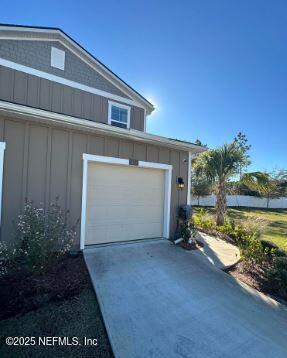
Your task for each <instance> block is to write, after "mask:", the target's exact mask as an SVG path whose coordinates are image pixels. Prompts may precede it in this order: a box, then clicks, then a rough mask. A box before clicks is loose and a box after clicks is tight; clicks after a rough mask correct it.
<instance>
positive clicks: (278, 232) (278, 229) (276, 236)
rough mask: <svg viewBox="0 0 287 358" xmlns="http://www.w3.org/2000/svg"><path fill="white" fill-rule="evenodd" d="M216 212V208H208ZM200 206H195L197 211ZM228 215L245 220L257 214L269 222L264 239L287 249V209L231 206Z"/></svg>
mask: <svg viewBox="0 0 287 358" xmlns="http://www.w3.org/2000/svg"><path fill="white" fill-rule="evenodd" d="M206 209H207V210H208V211H210V212H211V213H214V208H206ZM197 210H198V207H194V211H195V212H196V211H197ZM228 216H229V217H230V218H232V219H234V220H238V221H240V220H244V219H245V218H247V217H248V216H249V217H250V216H253V217H254V216H257V217H260V218H262V219H264V220H266V222H267V227H266V229H265V232H264V234H263V236H262V239H263V240H267V241H269V242H271V243H274V244H275V245H277V246H278V247H280V248H281V249H283V250H285V251H287V210H286V209H282V210H274V209H252V208H238V209H237V208H236V209H235V208H229V209H228Z"/></svg>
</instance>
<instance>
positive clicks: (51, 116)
mask: <svg viewBox="0 0 287 358" xmlns="http://www.w3.org/2000/svg"><path fill="white" fill-rule="evenodd" d="M0 112H2V113H3V114H5V115H13V118H16V117H18V118H23V117H24V118H26V117H27V115H28V116H30V117H31V118H32V119H35V120H42V121H48V122H54V123H58V124H65V125H67V126H71V127H76V128H80V129H86V130H89V131H93V130H94V131H96V132H99V133H103V134H106V135H114V136H119V137H122V138H126V139H130V140H135V141H141V142H144V143H150V144H153V145H162V146H165V147H169V148H173V149H178V150H184V151H190V152H193V153H199V152H203V151H205V150H207V148H203V147H200V146H198V145H195V144H192V143H190V144H189V143H186V142H180V141H176V140H173V139H169V138H166V137H161V136H158V135H154V134H150V133H146V132H142V131H137V130H135V129H124V128H118V127H115V126H110V125H107V124H103V123H99V122H93V121H89V120H86V119H81V118H77V117H72V116H68V115H64V114H59V113H55V112H50V111H45V110H43V109H37V108H32V107H28V106H23V105H21V104H16V103H10V102H5V101H1V100H0Z"/></svg>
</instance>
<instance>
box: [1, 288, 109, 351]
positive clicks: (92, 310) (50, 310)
mask: <svg viewBox="0 0 287 358" xmlns="http://www.w3.org/2000/svg"><path fill="white" fill-rule="evenodd" d="M0 336H1V341H0V357H17V358H22V357H29V358H33V357H37V358H42V357H43V358H49V357H51V358H52V357H53V358H57V357H109V358H110V357H112V356H113V355H112V352H111V350H110V346H109V342H108V338H107V336H106V331H105V327H104V324H103V322H102V318H101V313H100V310H99V307H98V304H97V300H96V297H95V294H94V292H93V291H92V289H91V288H87V289H85V290H83V291H82V292H81V293H80V294H79V295H77V296H75V297H73V298H72V299H69V300H65V301H61V302H60V303H49V304H47V305H45V306H44V307H42V308H39V309H37V310H35V311H31V312H29V313H26V314H25V315H23V316H15V317H13V318H9V319H6V320H3V321H1V322H0ZM20 336H22V337H23V336H24V337H33V336H34V337H51V336H53V337H78V338H79V342H82V339H83V337H87V338H97V340H98V346H97V347H93V346H83V345H81V346H80V345H79V346H24V347H23V346H7V345H6V344H5V340H4V338H3V337H20Z"/></svg>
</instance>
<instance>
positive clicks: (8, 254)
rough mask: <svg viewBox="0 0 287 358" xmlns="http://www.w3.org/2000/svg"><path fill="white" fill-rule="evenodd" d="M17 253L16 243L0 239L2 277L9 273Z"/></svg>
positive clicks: (0, 274) (0, 275) (0, 270)
mask: <svg viewBox="0 0 287 358" xmlns="http://www.w3.org/2000/svg"><path fill="white" fill-rule="evenodd" d="M16 254H17V250H16V248H15V247H14V245H12V244H10V245H8V244H6V243H5V242H4V241H0V277H2V276H5V275H7V273H8V272H9V269H10V268H11V266H12V265H13V262H14V260H15V257H16Z"/></svg>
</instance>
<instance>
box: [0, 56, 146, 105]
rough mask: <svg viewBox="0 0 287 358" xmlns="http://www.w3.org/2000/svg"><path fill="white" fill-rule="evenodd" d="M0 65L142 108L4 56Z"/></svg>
mask: <svg viewBox="0 0 287 358" xmlns="http://www.w3.org/2000/svg"><path fill="white" fill-rule="evenodd" d="M0 66H4V67H8V68H11V69H13V70H17V71H21V72H24V73H28V74H29V75H33V76H36V77H40V78H44V79H46V80H49V81H53V82H57V83H60V84H62V85H66V86H69V87H73V88H77V89H79V90H82V91H85V92H89V93H93V94H96V95H99V96H102V97H105V98H109V99H114V100H115V101H120V102H123V103H126V104H129V105H132V106H136V107H140V108H144V107H143V106H142V105H141V104H140V103H137V102H135V101H133V100H131V99H129V98H125V97H121V96H118V95H115V94H112V93H109V92H106V91H102V90H99V89H97V88H94V87H90V86H87V85H84V84H81V83H78V82H75V81H71V80H68V79H66V78H63V77H59V76H56V75H52V74H50V73H48V72H44V71H40V70H36V69H35V68H32V67H28V66H24V65H21V64H19V63H16V62H12V61H9V60H5V59H4V58H0Z"/></svg>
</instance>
